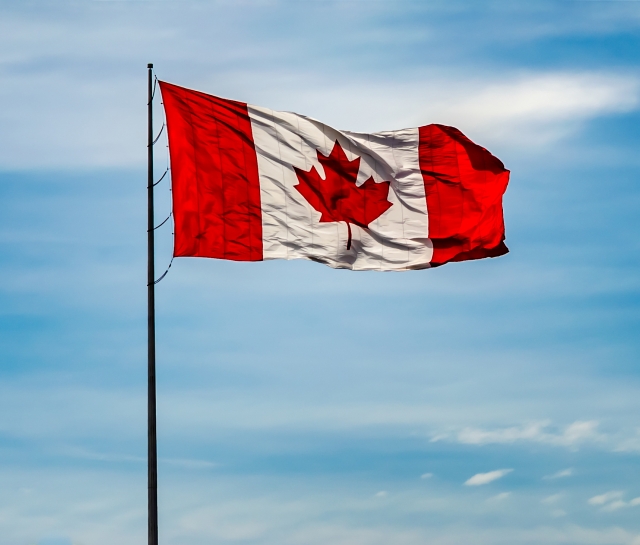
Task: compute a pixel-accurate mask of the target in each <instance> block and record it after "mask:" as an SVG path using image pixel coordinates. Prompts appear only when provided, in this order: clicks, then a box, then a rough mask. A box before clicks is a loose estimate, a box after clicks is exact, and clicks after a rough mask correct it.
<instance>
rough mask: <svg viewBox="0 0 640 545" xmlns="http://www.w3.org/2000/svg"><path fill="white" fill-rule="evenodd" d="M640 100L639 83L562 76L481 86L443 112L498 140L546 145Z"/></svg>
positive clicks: (445, 106)
mask: <svg viewBox="0 0 640 545" xmlns="http://www.w3.org/2000/svg"><path fill="white" fill-rule="evenodd" d="M469 91H470V90H469ZM639 95H640V81H639V80H638V78H636V77H630V76H628V75H622V74H613V73H608V74H607V73H593V72H591V73H590V72H584V73H570V72H556V73H546V74H526V75H523V76H521V77H515V78H510V79H507V81H503V82H501V83H499V84H494V83H491V84H488V85H485V86H482V85H481V86H479V87H476V90H475V91H474V92H467V93H466V94H465V96H458V97H455V96H454V97H453V99H452V100H450V101H448V103H447V102H446V101H445V102H443V103H442V104H439V105H438V106H439V107H440V108H441V110H440V111H441V112H442V116H443V117H446V118H448V119H451V120H455V121H456V122H458V123H464V126H466V127H473V128H478V129H481V130H482V131H483V132H487V133H488V135H489V136H491V137H492V138H494V139H499V140H501V141H505V142H508V141H512V140H513V138H516V140H517V141H518V142H521V143H524V141H528V142H529V143H535V144H544V143H549V142H553V141H555V140H557V139H558V138H561V137H563V136H566V135H567V134H568V133H571V132H573V130H574V128H575V127H574V126H573V123H575V122H581V121H584V120H586V119H589V118H592V117H596V116H599V115H605V114H610V113H619V112H627V111H630V110H633V109H635V108H636V107H637V106H638V100H639ZM458 120H459V121H458Z"/></svg>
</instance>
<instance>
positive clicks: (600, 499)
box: [589, 490, 623, 505]
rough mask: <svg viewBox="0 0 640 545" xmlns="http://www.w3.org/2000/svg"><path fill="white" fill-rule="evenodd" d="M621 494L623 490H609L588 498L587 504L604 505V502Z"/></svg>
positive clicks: (617, 497) (619, 496)
mask: <svg viewBox="0 0 640 545" xmlns="http://www.w3.org/2000/svg"><path fill="white" fill-rule="evenodd" d="M622 496H623V492H621V491H620V490H612V491H610V492H605V493H604V494H600V495H598V496H593V497H592V498H589V505H604V504H605V503H607V502H610V501H613V500H617V499H619V498H621V497H622Z"/></svg>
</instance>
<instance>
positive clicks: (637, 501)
mask: <svg viewBox="0 0 640 545" xmlns="http://www.w3.org/2000/svg"><path fill="white" fill-rule="evenodd" d="M623 496H624V492H622V491H620V490H612V491H610V492H605V493H604V494H600V495H598V496H593V497H592V498H589V501H588V503H589V504H590V505H594V506H599V507H600V508H601V510H602V511H606V512H613V511H618V510H619V509H624V508H625V507H635V506H637V505H640V497H638V498H633V499H632V500H630V501H624V500H623V499H622V498H623Z"/></svg>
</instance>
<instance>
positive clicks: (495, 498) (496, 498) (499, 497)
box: [489, 492, 511, 501]
mask: <svg viewBox="0 0 640 545" xmlns="http://www.w3.org/2000/svg"><path fill="white" fill-rule="evenodd" d="M510 496H511V492H500V494H496V495H495V496H492V497H491V498H489V499H490V500H491V501H503V500H506V499H508V498H509V497H510Z"/></svg>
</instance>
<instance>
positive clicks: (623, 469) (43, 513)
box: [0, 0, 640, 545]
mask: <svg viewBox="0 0 640 545" xmlns="http://www.w3.org/2000/svg"><path fill="white" fill-rule="evenodd" d="M0 14H1V15H0V82H2V84H1V85H0V99H1V104H2V106H1V107H0V127H2V130H1V131H0V206H1V207H2V208H1V211H2V213H1V214H0V248H1V251H0V263H1V266H0V320H1V322H2V327H1V328H0V354H2V366H1V367H0V545H16V544H17V545H36V544H37V545H69V544H73V545H88V544H92V545H93V544H96V545H107V544H108V545H111V544H113V543H118V544H122V545H130V544H131V545H133V544H134V543H143V542H144V540H145V539H146V465H145V455H146V428H145V426H146V416H145V403H146V397H145V396H146V336H145V335H146V333H145V327H146V290H145V275H146V269H145V265H146V261H145V260H146V254H145V252H146V232H145V229H146V208H145V204H146V203H145V199H146V191H145V187H146V175H145V174H146V173H145V161H146V147H145V137H146V135H145V130H146V125H145V121H146V120H145V115H146V109H145V102H146V70H145V67H146V64H147V62H153V63H155V66H156V69H157V74H158V76H159V77H160V78H161V79H165V80H167V81H171V82H174V83H177V84H179V85H183V86H187V87H192V88H197V89H200V90H203V91H206V92H210V93H213V94H219V95H222V96H227V97H230V98H235V99H238V100H243V101H247V102H250V103H253V104H258V105H264V106H268V107H272V108H274V109H281V110H292V111H296V112H299V113H302V114H306V115H310V116H313V117H316V118H318V119H321V120H322V121H324V122H327V123H329V124H332V125H334V126H336V127H338V128H345V129H349V130H356V131H375V130H385V129H386V130H390V129H398V128H402V127H406V126H417V125H422V124H427V123H431V122H440V123H446V124H450V125H455V126H457V127H458V128H460V129H461V130H462V131H463V132H464V133H466V134H467V135H468V136H469V137H470V138H472V139H473V140H474V141H476V142H478V143H480V144H481V145H484V146H486V147H488V148H489V149H490V150H491V151H492V152H493V153H494V154H495V155H497V156H498V157H500V158H501V159H502V160H503V161H504V163H505V164H506V166H507V167H508V168H509V169H511V171H512V178H511V183H510V186H509V189H508V192H507V194H506V196H505V203H504V206H505V218H506V225H507V244H508V246H509V247H510V249H511V253H510V254H508V255H507V256H504V257H501V258H499V259H493V260H484V261H479V262H470V263H460V264H450V265H447V266H445V267H441V268H438V269H435V270H432V271H414V272H407V273H388V274H385V273H364V272H361V273H353V272H350V271H336V270H332V269H329V268H326V267H323V266H321V265H318V264H314V263H303V262H265V263H253V264H241V263H231V262H222V261H215V260H196V259H181V260H176V262H175V263H174V265H173V267H172V269H171V271H170V273H169V275H168V276H167V277H166V278H165V279H164V280H163V281H162V283H160V284H159V285H158V290H157V297H158V303H157V309H158V354H159V356H158V396H159V397H158V404H159V405H158V425H159V455H160V485H159V499H160V537H161V543H163V544H165V545H177V544H180V545H201V544H221V545H222V544H224V545H226V544H241V545H244V544H247V545H271V544H273V545H275V544H278V545H282V544H284V545H288V544H290V545H316V544H318V545H320V544H325V543H332V544H337V545H343V544H344V545H347V544H348V545H383V544H385V545H386V544H388V543H393V544H395V545H418V544H420V545H422V544H424V543H429V544H435V545H458V544H465V545H466V544H467V543H473V544H474V545H485V544H486V545H489V544H491V545H502V544H504V545H507V544H508V545H529V544H532V545H533V544H536V545H537V544H540V543H544V544H550V545H554V544H563V545H567V544H571V545H573V544H575V545H639V544H640V523H639V522H638V521H640V500H639V499H637V498H640V481H638V478H637V476H638V473H639V471H640V395H639V393H640V370H639V366H638V358H639V356H640V354H639V348H640V342H639V340H638V334H637V331H638V326H639V325H640V323H639V318H640V276H639V273H640V254H639V252H638V250H639V249H640V244H639V242H638V239H639V237H638V235H639V231H640V229H639V228H640V219H639V216H638V210H639V208H640V187H639V186H638V174H639V173H640V155H639V154H638V149H639V145H640V131H639V130H638V126H639V125H640V71H639V69H638V66H639V63H638V61H639V60H640V59H639V57H640V53H639V52H640V2H635V1H626V2H617V1H606V2H600V1H588V2H586V1H585V2H582V1H552V2H543V1H540V2H538V1H536V2H526V3H525V2H498V1H496V2H482V1H477V2H476V1H473V2H471V1H467V2H461V1H447V2H413V1H409V0H399V1H398V0H396V1H393V2H391V1H389V2H387V1H382V0H380V1H364V0H362V1H325V0H316V1H298V2H292V1H260V2H258V1H235V2H232V1H220V2H213V1H204V0H203V1H175V0H165V1H152V0H148V1H81V0H76V1H73V2H72V1H66V0H62V1H56V2H53V1H51V2H38V1H31V2H9V1H0ZM161 120H162V111H161V109H160V108H157V109H156V123H157V124H158V126H159V123H161ZM166 164H167V158H166V152H165V148H164V147H163V146H159V147H158V152H157V164H156V168H157V171H158V172H161V171H162V170H163V169H164V167H165V166H166ZM168 193H169V192H168V186H167V185H166V184H164V182H163V184H160V185H159V186H158V194H157V195H158V205H157V216H158V220H159V221H160V220H162V219H164V217H166V214H167V213H168V211H169V200H168V197H169V195H168ZM157 240H158V247H159V249H158V256H157V268H158V270H163V269H164V267H166V264H167V263H168V261H169V258H170V251H171V229H170V227H165V228H162V229H160V230H159V231H158V238H157Z"/></svg>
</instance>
